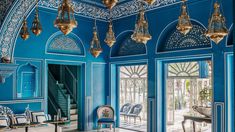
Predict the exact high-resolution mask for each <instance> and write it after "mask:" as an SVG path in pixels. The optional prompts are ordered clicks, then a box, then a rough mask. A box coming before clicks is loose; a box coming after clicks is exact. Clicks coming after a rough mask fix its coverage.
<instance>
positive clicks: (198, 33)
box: [158, 25, 211, 52]
mask: <svg viewBox="0 0 235 132" xmlns="http://www.w3.org/2000/svg"><path fill="white" fill-rule="evenodd" d="M204 33H205V29H204V28H203V27H201V26H199V25H193V28H192V30H191V31H190V32H189V33H188V34H187V35H183V34H182V33H180V32H179V31H178V30H176V29H175V31H173V33H171V34H170V35H169V37H168V38H167V40H166V42H165V44H164V45H163V46H162V47H160V48H159V49H158V52H164V51H174V50H184V49H196V48H206V47H210V46H211V43H210V39H209V38H207V37H206V36H205V35H204Z"/></svg>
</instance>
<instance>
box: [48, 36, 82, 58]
mask: <svg viewBox="0 0 235 132" xmlns="http://www.w3.org/2000/svg"><path fill="white" fill-rule="evenodd" d="M45 51H46V53H48V54H64V55H78V56H84V55H85V53H84V52H85V49H84V46H83V43H82V41H81V39H80V38H79V37H78V36H77V35H75V34H73V33H70V34H68V35H64V34H62V33H61V32H56V33H54V34H53V35H52V36H51V37H50V38H49V39H48V41H47V44H46V50H45Z"/></svg>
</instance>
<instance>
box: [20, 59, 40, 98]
mask: <svg viewBox="0 0 235 132" xmlns="http://www.w3.org/2000/svg"><path fill="white" fill-rule="evenodd" d="M38 80H39V73H38V68H37V67H36V66H34V65H32V64H31V63H27V64H25V65H21V66H20V67H19V68H18V70H17V84H19V85H18V86H17V95H16V97H17V98H20V99H22V98H23V99H24V98H35V97H39V95H40V92H39V90H38V85H39V84H38V82H39V81H38Z"/></svg>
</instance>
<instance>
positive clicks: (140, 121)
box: [139, 116, 142, 125]
mask: <svg viewBox="0 0 235 132" xmlns="http://www.w3.org/2000/svg"><path fill="white" fill-rule="evenodd" d="M139 119H140V125H142V119H141V117H140V116H139Z"/></svg>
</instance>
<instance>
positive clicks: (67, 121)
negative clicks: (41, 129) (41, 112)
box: [43, 120, 70, 132]
mask: <svg viewBox="0 0 235 132" xmlns="http://www.w3.org/2000/svg"><path fill="white" fill-rule="evenodd" d="M69 122H70V121H69V120H65V121H62V120H57V121H54V120H48V121H44V122H43V123H49V124H54V125H55V132H57V131H58V125H59V124H66V123H69Z"/></svg>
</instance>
